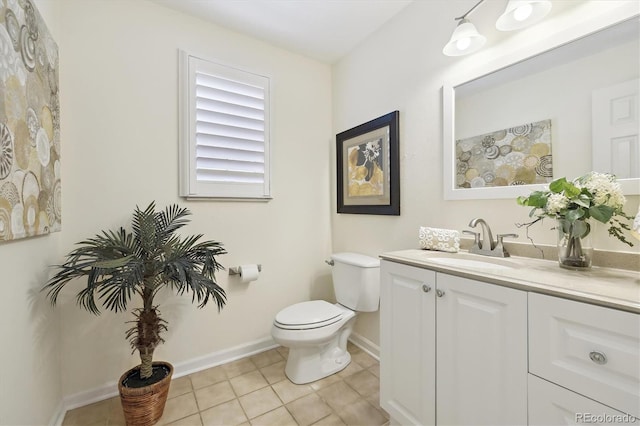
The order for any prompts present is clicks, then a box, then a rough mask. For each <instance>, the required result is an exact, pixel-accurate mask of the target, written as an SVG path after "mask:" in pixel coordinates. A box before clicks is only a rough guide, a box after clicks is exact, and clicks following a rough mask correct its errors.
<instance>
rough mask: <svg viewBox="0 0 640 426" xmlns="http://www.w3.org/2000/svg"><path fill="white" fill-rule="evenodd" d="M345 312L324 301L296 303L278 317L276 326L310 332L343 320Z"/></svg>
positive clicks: (282, 311) (275, 322)
mask: <svg viewBox="0 0 640 426" xmlns="http://www.w3.org/2000/svg"><path fill="white" fill-rule="evenodd" d="M343 313H344V311H343V310H342V309H340V308H338V307H337V306H335V305H332V304H331V303H329V302H325V301H324V300H311V301H309V302H301V303H296V304H295V305H291V306H289V307H286V308H284V309H283V310H281V311H280V312H278V314H277V315H276V319H275V321H274V325H275V326H276V327H278V328H282V329H285V330H309V329H314V328H321V327H326V326H328V325H331V324H335V323H337V322H339V321H341V320H342V316H343Z"/></svg>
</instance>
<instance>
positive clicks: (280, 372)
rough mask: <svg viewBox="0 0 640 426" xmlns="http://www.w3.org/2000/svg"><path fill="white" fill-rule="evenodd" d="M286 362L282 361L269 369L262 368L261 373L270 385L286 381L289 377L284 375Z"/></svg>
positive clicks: (268, 367)
mask: <svg viewBox="0 0 640 426" xmlns="http://www.w3.org/2000/svg"><path fill="white" fill-rule="evenodd" d="M284 367H285V362H284V361H280V362H276V363H275V364H271V365H269V366H267V367H262V368H261V369H260V372H261V373H262V375H263V376H264V378H265V379H267V382H269V383H270V384H273V383H277V382H280V381H282V380H285V379H286V378H287V376H286V375H285V374H284Z"/></svg>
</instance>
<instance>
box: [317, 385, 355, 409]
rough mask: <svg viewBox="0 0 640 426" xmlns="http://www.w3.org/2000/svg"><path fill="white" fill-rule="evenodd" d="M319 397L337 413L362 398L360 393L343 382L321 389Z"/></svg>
mask: <svg viewBox="0 0 640 426" xmlns="http://www.w3.org/2000/svg"><path fill="white" fill-rule="evenodd" d="M318 395H320V397H321V398H322V399H323V400H324V401H325V402H326V403H327V404H329V406H330V407H331V408H332V409H333V410H334V411H336V412H337V411H340V410H341V409H342V408H344V407H345V406H346V405H349V404H351V403H352V402H354V401H356V400H358V399H359V398H360V395H359V394H358V392H356V391H355V390H353V389H352V388H351V387H349V386H348V385H347V384H346V383H345V382H344V381H342V380H341V381H339V382H337V383H334V384H332V385H331V386H327V387H326V388H323V389H320V390H319V391H318Z"/></svg>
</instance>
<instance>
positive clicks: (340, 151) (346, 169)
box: [336, 111, 400, 216]
mask: <svg viewBox="0 0 640 426" xmlns="http://www.w3.org/2000/svg"><path fill="white" fill-rule="evenodd" d="M399 117H400V113H399V112H398V111H393V112H390V113H389V114H385V115H383V116H381V117H378V118H376V119H373V120H371V121H368V122H366V123H364V124H361V125H359V126H356V127H354V128H352V129H349V130H345V131H344V132H341V133H338V134H337V135H336V170H337V181H336V185H337V194H338V208H337V210H338V213H351V214H376V215H390V216H400V160H399V159H400V156H399V151H400V149H399V143H400V133H399Z"/></svg>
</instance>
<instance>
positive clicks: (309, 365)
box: [284, 345, 351, 385]
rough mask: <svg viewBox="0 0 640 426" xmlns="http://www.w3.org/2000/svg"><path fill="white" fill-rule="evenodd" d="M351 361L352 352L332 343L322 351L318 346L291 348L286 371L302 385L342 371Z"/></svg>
mask: <svg viewBox="0 0 640 426" xmlns="http://www.w3.org/2000/svg"><path fill="white" fill-rule="evenodd" d="M350 363H351V354H349V352H347V351H346V349H345V350H341V349H340V348H339V347H335V346H333V347H332V345H327V347H326V348H323V350H321V351H318V348H317V347H316V348H310V347H302V348H289V356H288V358H287V365H286V367H285V369H284V373H285V374H286V375H287V377H288V378H289V380H291V381H292V382H293V383H295V384H297V385H302V384H305V383H310V382H315V381H316V380H320V379H323V378H325V377H327V376H330V375H332V374H335V373H337V372H339V371H342V370H344V369H345V368H347V366H348V365H349V364H350Z"/></svg>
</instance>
